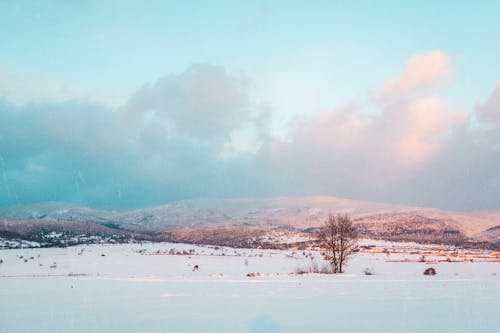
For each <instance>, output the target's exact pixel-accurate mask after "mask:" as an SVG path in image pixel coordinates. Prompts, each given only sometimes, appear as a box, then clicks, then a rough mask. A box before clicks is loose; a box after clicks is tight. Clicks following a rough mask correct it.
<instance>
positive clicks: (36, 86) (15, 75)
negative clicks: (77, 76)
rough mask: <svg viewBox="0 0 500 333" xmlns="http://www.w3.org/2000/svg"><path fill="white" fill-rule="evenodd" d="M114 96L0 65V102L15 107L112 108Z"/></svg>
mask: <svg viewBox="0 0 500 333" xmlns="http://www.w3.org/2000/svg"><path fill="white" fill-rule="evenodd" d="M115 95H116V96H115ZM115 95H110V91H107V92H106V93H105V94H104V93H103V92H102V91H99V90H97V89H89V88H88V87H84V86H82V85H78V84H74V83H71V82H65V81H63V80H60V79H58V78H57V77H54V76H51V75H47V74H45V73H36V72H27V71H23V70H18V69H15V68H8V67H1V66H0V100H5V101H9V102H10V103H13V104H16V105H22V104H25V103H33V102H37V103H55V102H67V101H72V100H82V101H88V102H94V103H101V104H106V105H110V106H116V105H118V104H120V100H121V99H122V97H121V96H118V95H117V94H115Z"/></svg>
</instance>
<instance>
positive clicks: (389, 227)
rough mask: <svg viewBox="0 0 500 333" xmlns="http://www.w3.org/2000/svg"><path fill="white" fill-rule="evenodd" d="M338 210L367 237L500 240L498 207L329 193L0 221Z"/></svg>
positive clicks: (206, 223) (155, 227)
mask: <svg viewBox="0 0 500 333" xmlns="http://www.w3.org/2000/svg"><path fill="white" fill-rule="evenodd" d="M337 213H347V214H349V215H350V216H351V217H352V219H353V220H354V222H355V223H356V225H357V226H358V228H359V230H360V231H361V232H362V233H363V234H364V235H366V236H367V237H374V238H383V239H391V240H411V241H414V240H417V241H426V242H442V241H449V242H451V243H460V242H466V241H474V242H486V243H493V244H495V243H500V238H499V237H500V211H489V212H473V213H459V212H451V211H445V210H439V209H433V208H419V207H411V206H403V205H390V204H383V203H376V202H368V201H358V200H349V199H342V198H336V197H328V196H311V197H296V198H273V199H198V200H183V201H176V202H171V203H168V204H165V205H161V206H157V207H152V208H144V209H135V210H114V209H109V210H108V209H95V208H90V207H84V206H79V205H74V204H67V203H59V202H45V203H36V204H26V205H17V206H9V207H2V208H0V220H4V221H31V222H33V221H36V220H42V221H45V222H49V221H59V222H62V221H64V222H71V221H73V222H90V223H93V224H97V225H100V226H104V227H108V228H114V229H120V230H128V231H132V232H162V231H166V230H175V229H180V228H183V229H186V228H188V229H189V228H190V229H193V228H194V229H196V228H207V227H210V228H213V227H223V226H224V227H241V228H243V227H246V228H249V227H251V228H257V227H258V228H289V229H293V230H300V231H307V230H308V229H314V228H315V227H318V226H319V225H320V224H321V222H322V221H323V220H324V219H325V218H326V217H327V216H328V215H329V214H337ZM45 225H46V224H45ZM0 230H1V223H0Z"/></svg>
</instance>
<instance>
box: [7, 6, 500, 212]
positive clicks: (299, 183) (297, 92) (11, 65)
mask: <svg viewBox="0 0 500 333" xmlns="http://www.w3.org/2000/svg"><path fill="white" fill-rule="evenodd" d="M499 12H500V3H498V2H495V1H476V2H466V1H439V2H436V1H415V2H413V3H411V2H409V1H404V2H403V1H377V2H373V1H349V2H345V1H245V2H243V1H239V2H235V1H177V2H174V1H121V2H119V3H118V2H116V1H104V0H103V1H85V0H82V1H78V0H76V1H3V2H0V41H1V42H0V206H7V205H14V204H23V203H31V202H40V201H65V202H72V203H77V204H84V205H90V206H99V207H122V208H135V207H147V206H153V205H158V204H163V203H166V202H170V201H174V200H182V199H190V198H240V197H258V198H260V197H275V196H303V195H333V196H338V197H345V198H352V199H360V200H372V201H381V202H388V203H399V204H408V205H415V206H427V207H437V208H443V209H451V210H457V211H469V210H489V209H500V66H499V64H498V59H500V43H498V42H497V40H498V36H499V35H500V20H498V13H499Z"/></svg>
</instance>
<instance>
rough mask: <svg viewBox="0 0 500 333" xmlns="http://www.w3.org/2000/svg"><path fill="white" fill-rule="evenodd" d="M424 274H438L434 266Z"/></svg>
mask: <svg viewBox="0 0 500 333" xmlns="http://www.w3.org/2000/svg"><path fill="white" fill-rule="evenodd" d="M424 275H436V270H435V269H434V268H433V267H429V268H427V269H426V270H425V271H424Z"/></svg>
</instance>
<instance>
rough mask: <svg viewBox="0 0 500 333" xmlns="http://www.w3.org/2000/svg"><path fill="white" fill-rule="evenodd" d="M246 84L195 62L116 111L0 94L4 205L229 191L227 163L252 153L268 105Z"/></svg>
mask: <svg viewBox="0 0 500 333" xmlns="http://www.w3.org/2000/svg"><path fill="white" fill-rule="evenodd" d="M248 84H249V81H248V79H247V78H245V77H244V76H243V75H236V74H234V75H233V74H229V73H227V72H226V70H225V69H224V68H223V67H218V66H211V65H196V66H192V67H190V68H188V69H187V70H186V71H185V72H183V73H180V74H170V75H167V76H164V77H162V78H160V79H159V80H158V81H157V82H156V83H155V84H153V85H151V86H145V87H143V88H142V89H141V90H139V91H138V92H137V93H136V94H134V95H133V96H132V97H131V98H130V100H129V102H128V103H127V104H125V105H124V106H122V107H117V108H113V107H109V106H105V105H100V104H96V103H92V102H90V101H88V100H67V101H46V100H43V101H39V100H36V99H35V101H33V102H24V103H22V104H18V103H12V102H6V101H3V102H1V103H0V161H1V164H0V202H2V203H3V204H13V203H19V202H26V201H45V200H62V201H73V202H81V203H87V204H98V205H119V206H144V205H151V204H153V203H156V204H160V203H164V202H166V201H169V200H173V199H179V198H188V197H193V196H194V197H200V196H201V197H202V196H210V195H213V194H214V193H218V194H219V195H225V194H226V193H228V192H225V191H233V190H234V189H235V188H237V186H238V183H240V184H241V182H234V184H233V182H232V180H227V179H225V177H226V175H227V173H229V172H231V171H227V168H229V167H230V166H231V165H233V164H234V165H236V164H238V163H240V162H239V161H238V158H239V155H240V154H243V155H245V154H254V153H255V152H256V151H257V150H258V147H259V145H260V140H261V139H260V138H261V135H262V134H263V132H262V131H261V129H260V128H259V129H257V127H258V126H260V125H259V124H260V123H259V122H261V121H263V119H264V118H263V117H264V116H263V114H265V112H264V111H265V110H264V111H262V112H261V111H259V110H261V109H262V108H261V107H260V106H254V105H252V104H251V103H250V98H249V96H248V92H247V86H248ZM221 154H222V155H224V154H225V155H224V158H221ZM226 155H227V156H226ZM241 168H245V166H242V167H241ZM233 179H234V178H233ZM228 184H229V185H230V187H229V188H228V189H226V188H227V187H228V186H227V185H228Z"/></svg>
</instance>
